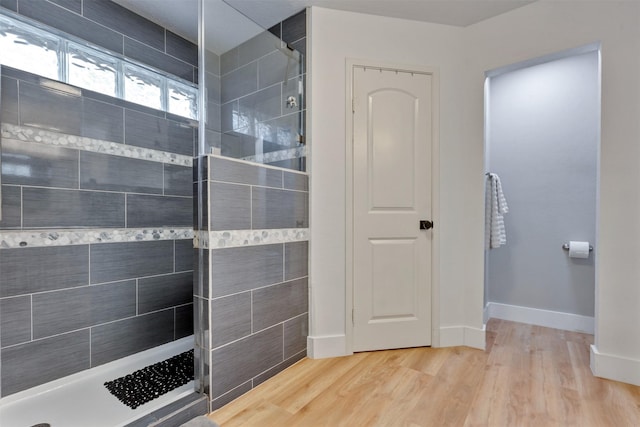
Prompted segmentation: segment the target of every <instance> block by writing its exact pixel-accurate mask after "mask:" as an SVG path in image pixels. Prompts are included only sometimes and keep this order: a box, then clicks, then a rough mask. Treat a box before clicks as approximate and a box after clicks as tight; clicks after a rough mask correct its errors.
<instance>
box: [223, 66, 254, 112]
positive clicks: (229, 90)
mask: <svg viewBox="0 0 640 427" xmlns="http://www.w3.org/2000/svg"><path fill="white" fill-rule="evenodd" d="M222 56H223V58H224V55H222ZM223 64H224V61H223ZM220 85H221V89H222V92H221V95H220V102H222V103H225V102H228V101H231V100H232V99H236V98H240V97H241V96H244V95H247V94H249V93H252V92H255V91H256V90H257V89H258V64H257V63H256V62H252V63H250V64H248V65H245V66H244V67H240V68H238V69H236V70H233V71H232V72H230V73H228V74H224V75H223V76H222V80H221V83H220Z"/></svg>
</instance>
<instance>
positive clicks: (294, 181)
mask: <svg viewBox="0 0 640 427" xmlns="http://www.w3.org/2000/svg"><path fill="white" fill-rule="evenodd" d="M284 188H287V189H289V190H298V191H309V176H308V175H304V174H300V173H292V172H284Z"/></svg>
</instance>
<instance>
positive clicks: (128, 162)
mask: <svg viewBox="0 0 640 427" xmlns="http://www.w3.org/2000/svg"><path fill="white" fill-rule="evenodd" d="M162 174H163V172H162V163H158V162H151V161H147V160H139V159H130V158H127V157H121V156H112V155H109V154H102V153H92V152H90V151H81V152H80V177H81V183H80V187H81V188H83V189H88V190H108V191H122V192H126V191H130V192H135V193H150V194H162Z"/></svg>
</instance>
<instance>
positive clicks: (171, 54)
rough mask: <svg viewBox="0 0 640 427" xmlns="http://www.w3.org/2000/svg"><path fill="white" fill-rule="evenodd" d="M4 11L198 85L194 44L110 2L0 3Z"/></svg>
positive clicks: (30, 0)
mask: <svg viewBox="0 0 640 427" xmlns="http://www.w3.org/2000/svg"><path fill="white" fill-rule="evenodd" d="M0 7H4V8H5V9H7V10H10V11H12V12H17V13H18V14H20V15H23V16H25V17H28V18H31V19H33V20H35V21H38V22H41V23H43V24H46V25H49V26H51V27H53V28H57V29H59V30H61V31H64V32H65V33H68V34H71V35H74V36H76V37H79V38H81V39H83V40H86V41H88V42H90V43H93V44H96V45H98V46H102V47H103V48H105V49H108V50H109V51H111V52H115V53H118V54H120V55H124V56H126V57H127V58H131V59H135V60H137V61H139V62H142V63H144V64H147V65H150V66H152V67H155V68H159V69H160V70H164V71H166V72H168V73H170V74H173V75H175V76H178V77H181V78H183V79H185V80H188V81H190V82H197V78H198V71H197V66H198V47H197V46H196V45H195V44H193V43H191V42H189V41H188V40H185V39H183V38H182V37H180V36H178V35H176V34H174V33H172V32H171V31H169V30H167V29H165V28H163V27H161V26H160V25H158V24H155V23H153V22H151V21H149V20H148V19H146V18H143V17H142V16H140V15H137V14H135V13H133V12H131V11H130V10H128V9H125V8H123V7H122V6H120V5H118V4H116V3H113V2H112V1H110V0H0ZM194 25H196V23H195V22H194Z"/></svg>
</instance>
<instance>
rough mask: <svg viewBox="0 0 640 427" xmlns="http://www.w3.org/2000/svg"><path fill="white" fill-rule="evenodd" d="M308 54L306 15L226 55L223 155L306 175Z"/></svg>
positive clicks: (222, 60)
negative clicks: (305, 138) (306, 53)
mask: <svg viewBox="0 0 640 427" xmlns="http://www.w3.org/2000/svg"><path fill="white" fill-rule="evenodd" d="M281 41H282V42H284V43H281ZM287 45H288V46H291V47H292V48H294V49H296V51H293V50H290V49H288V48H287V47H285V46H287ZM305 52H306V12H305V11H302V12H300V13H298V14H297V15H294V16H292V17H291V18H289V19H287V20H285V21H283V22H281V23H279V24H277V25H275V26H274V27H272V28H271V29H270V30H269V31H265V32H263V33H261V34H259V35H257V36H256V37H254V38H252V39H250V40H248V41H246V42H245V43H243V44H241V45H240V46H238V47H236V48H234V49H231V50H229V51H228V52H225V53H223V54H222V55H221V57H220V75H221V92H220V104H221V131H222V141H221V144H222V145H221V147H222V155H224V156H228V157H234V158H242V159H246V160H251V161H257V162H259V163H264V164H270V165H274V166H280V167H285V168H288V169H294V170H305V167H306V166H305V146H304V142H305V141H304V135H305V129H304V128H305V122H304V117H305V108H306V107H305V96H304V94H305V77H306V75H305V68H304V67H305V60H304V53H305ZM289 97H293V98H292V99H294V100H295V105H293V104H291V103H287V99H288V98H289Z"/></svg>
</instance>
